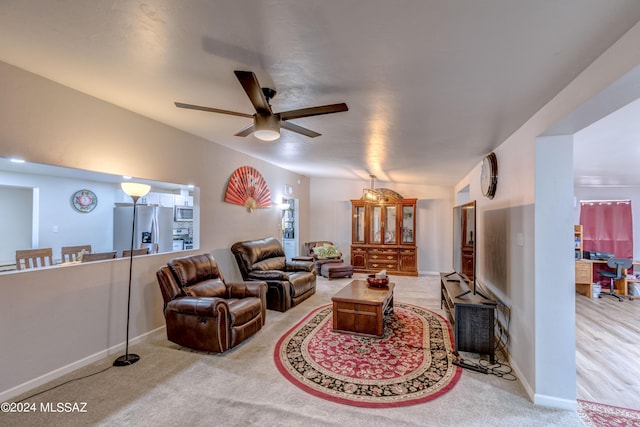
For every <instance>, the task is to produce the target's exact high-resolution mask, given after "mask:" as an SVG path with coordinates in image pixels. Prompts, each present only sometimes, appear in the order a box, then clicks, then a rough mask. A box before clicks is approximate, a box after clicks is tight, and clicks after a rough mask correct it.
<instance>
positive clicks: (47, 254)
mask: <svg viewBox="0 0 640 427" xmlns="http://www.w3.org/2000/svg"><path fill="white" fill-rule="evenodd" d="M49 265H53V249H52V248H42V249H22V250H17V251H16V269H18V270H26V269H29V268H40V267H46V266H49Z"/></svg>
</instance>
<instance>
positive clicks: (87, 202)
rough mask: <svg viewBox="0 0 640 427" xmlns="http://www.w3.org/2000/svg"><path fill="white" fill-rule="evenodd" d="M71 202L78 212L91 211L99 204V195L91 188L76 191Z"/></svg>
mask: <svg viewBox="0 0 640 427" xmlns="http://www.w3.org/2000/svg"><path fill="white" fill-rule="evenodd" d="M71 204H72V205H73V207H74V208H75V210H77V211H78V212H83V213H87V212H91V211H92V210H94V209H95V208H96V206H97V205H98V197H97V196H96V195H95V193H94V192H93V191H90V190H80V191H76V192H75V193H73V196H71Z"/></svg>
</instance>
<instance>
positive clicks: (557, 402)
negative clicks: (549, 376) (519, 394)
mask: <svg viewBox="0 0 640 427" xmlns="http://www.w3.org/2000/svg"><path fill="white" fill-rule="evenodd" d="M533 403H534V404H535V405H540V406H546V407H549V408H557V409H566V410H568V411H577V410H578V402H577V401H576V400H575V399H573V400H571V399H560V398H557V397H551V396H545V395H541V394H536V395H535V396H534V399H533Z"/></svg>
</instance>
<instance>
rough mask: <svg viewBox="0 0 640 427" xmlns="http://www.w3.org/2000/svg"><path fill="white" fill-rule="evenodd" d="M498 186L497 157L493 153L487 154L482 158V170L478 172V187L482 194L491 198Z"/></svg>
mask: <svg viewBox="0 0 640 427" xmlns="http://www.w3.org/2000/svg"><path fill="white" fill-rule="evenodd" d="M497 186H498V158H497V157H496V154H495V153H490V154H488V155H487V156H486V157H485V158H484V159H483V160H482V171H481V173H480V187H481V188H482V194H484V195H485V196H486V197H488V198H490V199H493V196H495V195H496V187H497Z"/></svg>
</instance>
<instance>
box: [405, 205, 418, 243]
mask: <svg viewBox="0 0 640 427" xmlns="http://www.w3.org/2000/svg"><path fill="white" fill-rule="evenodd" d="M413 213H414V207H413V206H403V207H402V243H413V242H414V240H415V237H414V236H415V230H414V227H415V219H414V217H413Z"/></svg>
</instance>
